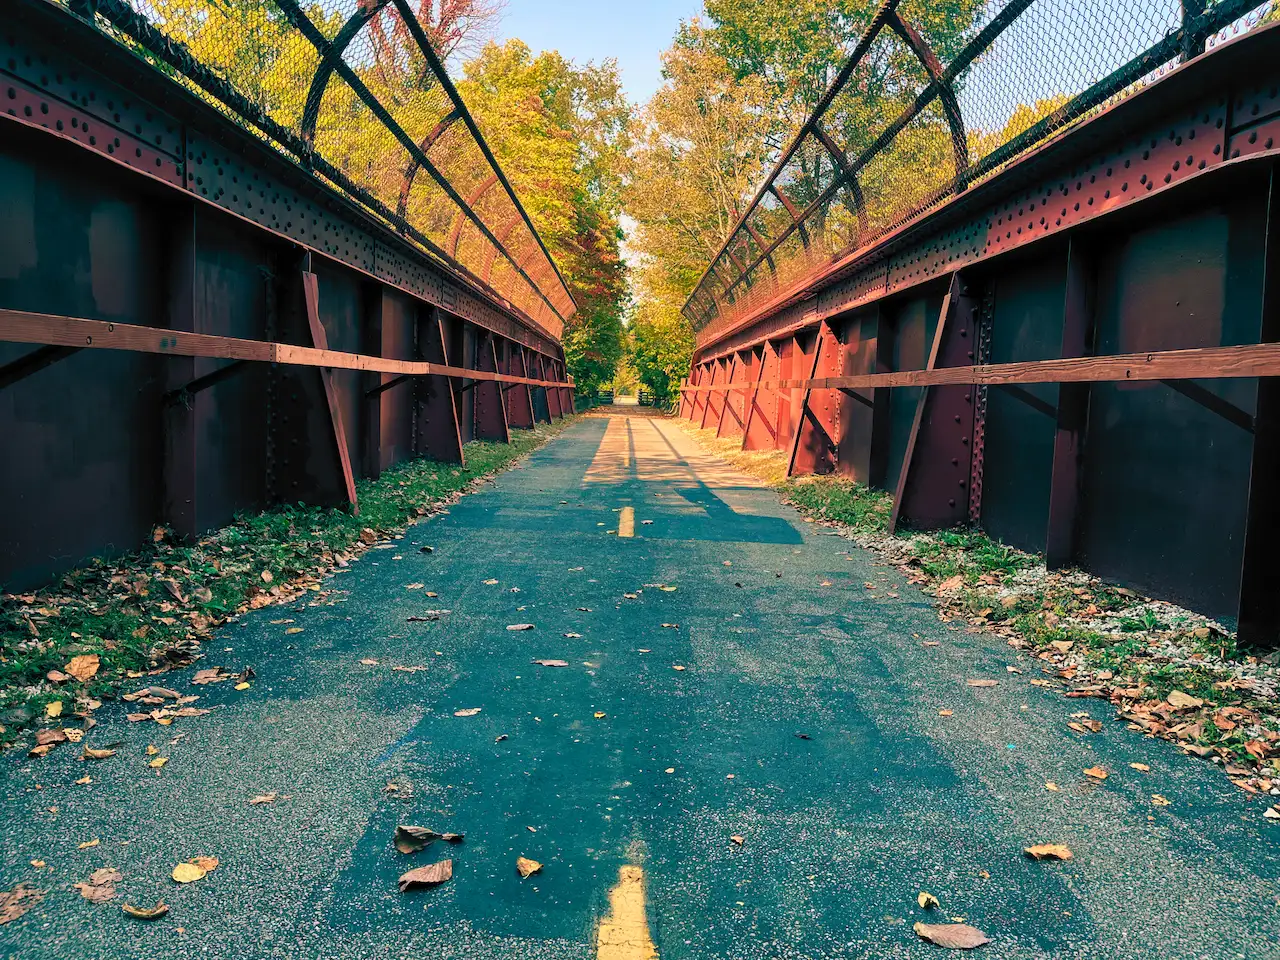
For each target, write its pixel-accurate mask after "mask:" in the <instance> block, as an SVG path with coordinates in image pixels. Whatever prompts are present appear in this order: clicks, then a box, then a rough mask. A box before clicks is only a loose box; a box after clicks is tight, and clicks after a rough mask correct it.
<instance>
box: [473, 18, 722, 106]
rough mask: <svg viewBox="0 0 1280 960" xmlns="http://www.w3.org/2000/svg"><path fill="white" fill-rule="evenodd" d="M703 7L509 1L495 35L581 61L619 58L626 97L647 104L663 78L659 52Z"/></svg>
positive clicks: (535, 52) (538, 49)
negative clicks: (679, 28)
mask: <svg viewBox="0 0 1280 960" xmlns="http://www.w3.org/2000/svg"><path fill="white" fill-rule="evenodd" d="M701 9H702V3H701V0H604V2H601V0H507V7H506V10H505V11H504V13H503V18H502V23H501V25H500V26H499V27H498V36H497V39H499V40H506V39H510V38H512V37H518V38H519V39H521V40H523V41H524V42H525V43H527V44H528V45H529V46H530V48H532V50H533V52H534V54H535V55H537V54H538V53H539V52H540V51H542V50H559V51H560V53H561V54H563V55H564V56H566V57H568V58H569V59H571V60H576V61H578V62H579V63H585V62H586V61H588V60H594V61H596V62H597V63H599V62H600V61H602V60H604V59H606V58H608V57H615V58H617V61H618V68H619V70H620V71H621V73H622V85H623V88H624V90H625V91H626V93H627V96H628V98H630V99H631V100H632V101H633V102H635V103H644V102H645V101H646V100H648V99H649V97H650V96H651V95H652V94H653V92H654V91H655V90H657V89H658V85H659V84H660V83H661V81H662V78H661V76H660V75H659V71H660V69H661V64H660V63H659V60H658V56H659V54H661V53H662V51H663V50H665V49H666V48H667V47H669V46H670V45H671V38H672V37H674V36H675V32H676V28H677V26H678V25H679V23H680V21H681V20H683V19H688V18H690V17H693V16H695V15H697V14H698V13H699V12H700V11H701Z"/></svg>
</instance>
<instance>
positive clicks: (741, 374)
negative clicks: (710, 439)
mask: <svg viewBox="0 0 1280 960" xmlns="http://www.w3.org/2000/svg"><path fill="white" fill-rule="evenodd" d="M727 382H728V383H729V385H730V386H731V387H734V388H735V389H732V390H730V391H729V392H728V393H726V394H725V395H724V405H723V406H722V407H721V408H720V421H719V423H718V425H717V426H716V436H717V437H738V436H741V435H742V429H743V427H744V426H745V423H744V417H743V415H742V413H741V411H740V410H739V409H738V408H739V407H740V406H741V405H742V397H743V389H742V388H744V387H745V386H746V385H747V383H749V377H748V369H747V367H746V365H745V364H744V362H743V356H742V355H741V354H737V353H735V354H734V355H733V357H732V358H731V359H730V361H729V378H728V381H727Z"/></svg>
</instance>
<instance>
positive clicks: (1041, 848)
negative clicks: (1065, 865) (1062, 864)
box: [1022, 843, 1074, 860]
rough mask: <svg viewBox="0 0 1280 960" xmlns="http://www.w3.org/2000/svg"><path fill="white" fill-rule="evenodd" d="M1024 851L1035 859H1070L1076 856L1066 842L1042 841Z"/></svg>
mask: <svg viewBox="0 0 1280 960" xmlns="http://www.w3.org/2000/svg"><path fill="white" fill-rule="evenodd" d="M1022 852H1023V853H1025V854H1026V855H1027V856H1028V857H1031V858H1032V859H1033V860H1070V859H1071V858H1072V857H1073V856H1074V854H1073V853H1072V852H1071V849H1070V848H1069V847H1068V846H1067V845H1066V844H1065V843H1040V844H1036V845H1035V846H1034V847H1027V848H1026V849H1025V850H1023V851H1022Z"/></svg>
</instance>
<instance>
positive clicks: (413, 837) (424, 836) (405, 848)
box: [394, 826, 465, 853]
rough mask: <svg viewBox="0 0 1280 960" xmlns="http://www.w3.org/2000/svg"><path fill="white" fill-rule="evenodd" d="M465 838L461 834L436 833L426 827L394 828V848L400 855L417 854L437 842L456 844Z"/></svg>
mask: <svg viewBox="0 0 1280 960" xmlns="http://www.w3.org/2000/svg"><path fill="white" fill-rule="evenodd" d="M464 838H465V835H464V834H461V833H436V832H435V831H434V830H428V829H427V828H426V827H405V826H400V827H396V836H395V841H394V842H395V847H396V849H397V850H399V851H400V852H401V853H417V852H418V851H419V850H424V849H426V848H427V847H428V846H430V845H431V844H432V843H434V842H435V841H437V840H444V841H446V842H448V843H458V842H459V841H461V840H463V839H464Z"/></svg>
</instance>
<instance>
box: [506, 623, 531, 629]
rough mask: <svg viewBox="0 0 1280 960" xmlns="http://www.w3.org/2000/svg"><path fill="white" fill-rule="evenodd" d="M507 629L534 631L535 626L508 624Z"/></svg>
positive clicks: (529, 624)
mask: <svg viewBox="0 0 1280 960" xmlns="http://www.w3.org/2000/svg"><path fill="white" fill-rule="evenodd" d="M507 629H508V630H532V629H533V624H532V623H509V624H507Z"/></svg>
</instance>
